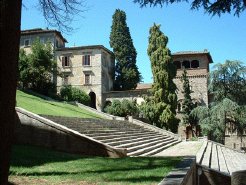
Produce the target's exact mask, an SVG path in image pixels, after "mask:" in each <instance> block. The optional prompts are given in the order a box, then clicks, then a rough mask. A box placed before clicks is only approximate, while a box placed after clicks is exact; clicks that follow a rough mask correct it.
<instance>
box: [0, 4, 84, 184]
mask: <svg viewBox="0 0 246 185" xmlns="http://www.w3.org/2000/svg"><path fill="white" fill-rule="evenodd" d="M38 3H39V5H40V6H41V8H40V10H41V11H43V12H42V13H43V15H44V16H45V18H46V20H49V21H48V22H50V23H52V25H54V26H58V27H59V28H60V29H62V28H64V30H68V28H70V27H69V25H70V24H69V23H68V22H67V20H69V21H71V20H72V18H73V15H77V14H78V10H79V9H80V6H81V5H83V4H84V3H83V0H66V1H63V0H57V1H54V0H49V1H48V0H39V1H38ZM21 6H22V1H21V0H16V1H8V0H1V1H0V15H1V16H0V25H1V27H0V33H1V34H0V35H1V37H0V40H1V55H0V56H1V58H0V60H1V61H4V62H2V64H1V69H0V74H1V81H0V88H1V90H0V92H1V100H0V106H1V107H0V110H1V116H0V123H1V124H0V127H1V128H0V141H1V142H0V151H1V154H0V184H1V185H7V184H8V174H9V161H10V153H11V144H12V140H13V131H14V124H15V122H16V121H17V116H16V112H15V103H16V85H17V69H18V54H19V42H20V23H21ZM76 10H77V11H76ZM6 79H7V80H6Z"/></svg>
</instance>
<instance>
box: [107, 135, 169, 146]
mask: <svg viewBox="0 0 246 185" xmlns="http://www.w3.org/2000/svg"><path fill="white" fill-rule="evenodd" d="M152 138H168V136H165V135H157V134H153V135H147V136H142V137H139V136H136V137H131V138H129V137H124V138H119V139H118V138H117V140H116V139H111V140H109V141H110V142H107V141H104V142H105V143H107V144H108V145H111V146H117V145H122V144H126V143H130V142H135V141H143V140H148V139H152Z"/></svg>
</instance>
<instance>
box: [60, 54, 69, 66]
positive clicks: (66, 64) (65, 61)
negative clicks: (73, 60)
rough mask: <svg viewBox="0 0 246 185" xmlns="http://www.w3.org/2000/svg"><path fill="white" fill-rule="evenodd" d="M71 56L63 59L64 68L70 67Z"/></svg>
mask: <svg viewBox="0 0 246 185" xmlns="http://www.w3.org/2000/svg"><path fill="white" fill-rule="evenodd" d="M69 60H70V59H69V56H63V57H62V67H69V66H70V64H69V63H70V62H69Z"/></svg>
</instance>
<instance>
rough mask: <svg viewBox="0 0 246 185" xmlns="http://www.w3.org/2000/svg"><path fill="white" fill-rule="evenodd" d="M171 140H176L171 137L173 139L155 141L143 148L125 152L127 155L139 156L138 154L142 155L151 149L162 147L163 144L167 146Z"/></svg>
mask: <svg viewBox="0 0 246 185" xmlns="http://www.w3.org/2000/svg"><path fill="white" fill-rule="evenodd" d="M173 142H177V140H174V139H173V140H169V141H166V142H159V143H156V144H154V145H153V144H152V145H150V146H148V147H146V146H145V147H144V148H140V149H138V150H135V151H132V152H127V155H128V156H140V155H143V154H144V153H148V152H150V151H152V150H155V149H158V148H160V147H163V146H167V147H169V146H172V145H173V144H172V143H173ZM169 144H170V145H169ZM127 151H128V150H127Z"/></svg>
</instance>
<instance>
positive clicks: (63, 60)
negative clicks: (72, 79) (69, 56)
mask: <svg viewBox="0 0 246 185" xmlns="http://www.w3.org/2000/svg"><path fill="white" fill-rule="evenodd" d="M64 66H65V57H62V67H64Z"/></svg>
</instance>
